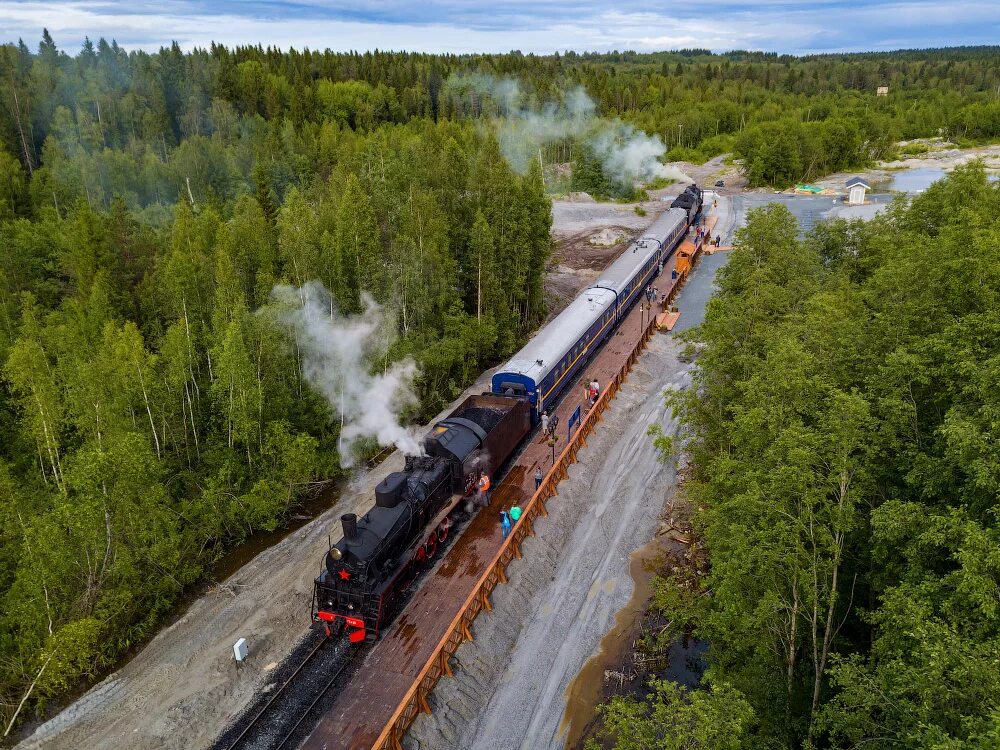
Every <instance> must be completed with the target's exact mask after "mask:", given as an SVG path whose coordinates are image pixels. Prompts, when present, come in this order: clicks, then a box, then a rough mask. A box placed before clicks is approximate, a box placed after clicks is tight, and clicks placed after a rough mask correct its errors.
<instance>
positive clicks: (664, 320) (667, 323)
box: [656, 312, 681, 331]
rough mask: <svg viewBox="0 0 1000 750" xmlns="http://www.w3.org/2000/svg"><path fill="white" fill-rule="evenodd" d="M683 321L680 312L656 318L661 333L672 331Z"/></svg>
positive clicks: (660, 315) (662, 314)
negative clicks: (679, 321)
mask: <svg viewBox="0 0 1000 750" xmlns="http://www.w3.org/2000/svg"><path fill="white" fill-rule="evenodd" d="M680 319H681V314H680V313H679V312H665V313H660V314H659V315H657V316H656V327H657V329H659V330H661V331H672V330H674V326H675V325H677V321H678V320H680Z"/></svg>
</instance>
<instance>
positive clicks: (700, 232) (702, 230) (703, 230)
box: [695, 227, 722, 247]
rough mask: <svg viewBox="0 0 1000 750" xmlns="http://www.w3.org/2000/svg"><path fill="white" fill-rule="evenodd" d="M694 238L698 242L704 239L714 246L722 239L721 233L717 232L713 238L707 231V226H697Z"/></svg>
mask: <svg viewBox="0 0 1000 750" xmlns="http://www.w3.org/2000/svg"><path fill="white" fill-rule="evenodd" d="M695 239H696V240H698V242H701V241H702V240H705V242H707V243H708V244H710V245H713V244H714V245H715V246H716V247H718V246H719V243H720V242H721V241H722V235H719V234H717V235H715V238H714V239H713V237H712V234H711V232H709V231H708V227H698V229H697V230H696V231H695Z"/></svg>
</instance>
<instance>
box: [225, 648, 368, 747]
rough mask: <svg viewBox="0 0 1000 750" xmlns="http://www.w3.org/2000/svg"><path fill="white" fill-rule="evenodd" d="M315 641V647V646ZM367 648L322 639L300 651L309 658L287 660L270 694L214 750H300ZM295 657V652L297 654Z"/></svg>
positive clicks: (234, 726) (229, 731) (237, 723)
mask: <svg viewBox="0 0 1000 750" xmlns="http://www.w3.org/2000/svg"><path fill="white" fill-rule="evenodd" d="M313 640H315V643H313V642H312V641H313ZM364 648H365V646H364V645H359V646H347V645H346V644H345V643H344V642H343V641H338V639H337V638H334V637H327V636H323V635H321V634H319V637H317V638H315V639H309V638H307V639H306V640H305V641H304V643H303V644H302V646H300V648H299V649H298V650H299V651H304V655H303V656H302V657H301V659H300V660H298V661H293V660H292V659H289V660H288V666H287V667H286V668H285V670H284V672H283V674H282V676H281V677H280V678H279V680H278V682H276V683H271V685H272V686H274V685H277V687H273V688H272V692H271V695H270V696H269V697H268V698H267V699H266V700H264V701H263V703H261V702H260V701H258V705H256V706H254V707H253V708H251V710H250V711H249V712H248V713H247V714H246V715H245V716H243V717H241V718H240V719H238V720H237V721H236V722H235V723H234V724H233V726H232V727H231V728H230V729H229V730H228V731H227V732H225V733H224V734H223V735H222V736H221V737H220V738H219V739H218V740H217V741H216V742H215V744H214V745H213V750H288V749H289V748H294V747H297V746H298V744H299V743H300V742H301V741H302V739H304V737H305V735H306V734H308V732H309V731H310V730H311V729H312V726H313V724H315V722H316V720H318V718H319V715H320V714H321V713H322V711H323V710H325V709H326V708H327V707H328V706H327V705H326V704H327V703H329V702H331V700H332V696H331V690H332V688H333V687H334V686H335V685H337V684H338V683H340V682H343V681H344V680H346V679H349V677H350V672H351V670H350V669H349V668H350V667H351V666H352V665H356V664H357V661H356V660H355V657H356V656H357V655H358V652H359V651H361V650H363V649H364ZM293 656H294V653H293Z"/></svg>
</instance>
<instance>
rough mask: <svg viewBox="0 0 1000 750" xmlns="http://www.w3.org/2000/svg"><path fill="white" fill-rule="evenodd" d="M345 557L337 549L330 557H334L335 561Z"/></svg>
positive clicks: (333, 550) (331, 551)
mask: <svg viewBox="0 0 1000 750" xmlns="http://www.w3.org/2000/svg"><path fill="white" fill-rule="evenodd" d="M343 556H344V553H343V552H341V551H340V550H339V549H337V548H336V547H334V548H333V549H331V550H330V557H332V558H333V559H334V560H339V559H340V558H342V557H343Z"/></svg>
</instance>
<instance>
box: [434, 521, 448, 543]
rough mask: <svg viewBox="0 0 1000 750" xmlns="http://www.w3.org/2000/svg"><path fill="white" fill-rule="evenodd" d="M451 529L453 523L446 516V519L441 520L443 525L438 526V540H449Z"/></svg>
mask: <svg viewBox="0 0 1000 750" xmlns="http://www.w3.org/2000/svg"><path fill="white" fill-rule="evenodd" d="M450 529H451V523H450V522H449V521H448V519H447V518H446V519H444V520H443V521H442V522H441V525H440V526H438V532H437V536H438V541H439V542H442V543H444V542H445V541H447V539H448V531H449V530H450Z"/></svg>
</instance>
